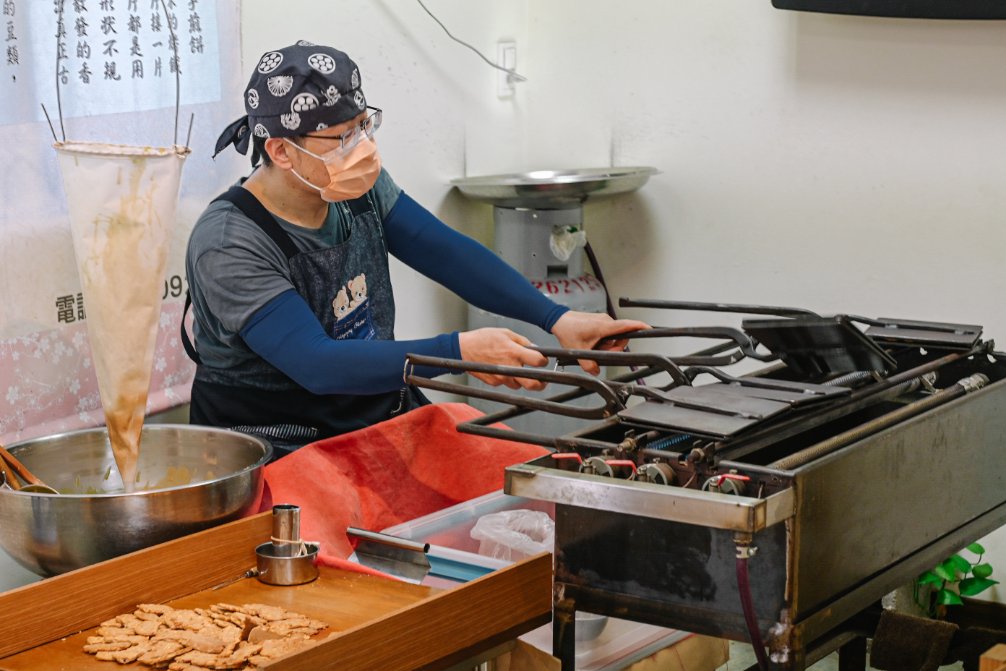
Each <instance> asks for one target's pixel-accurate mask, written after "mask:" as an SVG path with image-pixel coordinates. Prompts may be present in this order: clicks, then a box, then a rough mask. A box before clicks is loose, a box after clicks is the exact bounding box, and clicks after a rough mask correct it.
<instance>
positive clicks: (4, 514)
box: [0, 424, 272, 576]
mask: <svg viewBox="0 0 1006 671" xmlns="http://www.w3.org/2000/svg"><path fill="white" fill-rule="evenodd" d="M7 449H8V450H9V451H10V452H11V454H13V455H14V456H16V457H17V458H18V459H19V460H21V461H22V462H23V463H24V465H25V466H26V467H27V468H28V469H29V470H30V471H32V472H33V473H34V474H35V475H37V476H38V477H39V478H41V479H42V481H43V482H45V483H46V484H49V485H51V486H52V487H55V488H56V490H57V491H59V492H60V493H59V494H39V493H25V492H18V491H12V490H9V489H0V547H3V549H4V550H6V551H7V553H8V554H10V555H11V556H12V557H13V558H14V559H15V560H16V561H17V562H18V563H19V564H21V565H22V566H24V567H25V568H27V569H28V570H29V571H32V572H34V573H37V574H39V575H42V576H48V575H56V574H59V573H64V572H66V571H71V570H73V569H76V568H80V567H82V566H87V565H89V564H94V563H96V562H99V561H103V560H105V559H110V558H112V557H117V556H119V555H122V554H125V553H127V552H132V551H134V550H139V549H141V548H144V547H148V546H150V545H155V544H157V543H162V542H164V541H167V540H171V539H173V538H177V537H179V536H184V535H186V534H190V533H193V532H195V531H200V530H202V529H206V528H208V527H211V526H214V525H217V524H221V523H223V522H227V521H230V520H233V519H236V518H238V517H240V516H242V515H243V514H246V513H247V512H249V511H250V507H251V506H252V505H253V504H254V502H255V500H256V499H257V498H258V496H259V494H260V493H261V491H262V486H263V480H262V467H263V466H264V465H265V464H266V463H267V462H268V461H269V457H270V455H271V454H272V448H271V447H270V446H269V445H268V444H267V443H265V442H264V441H262V440H259V439H257V438H254V437H252V436H248V435H246V434H243V433H237V432H235V431H228V430H225V429H215V428H209V427H201V426H188V425H172V424H152V425H149V426H145V427H144V428H143V436H142V440H141V448H140V460H139V465H138V475H137V483H136V487H135V490H134V491H133V492H131V493H128V494H127V493H125V490H124V488H123V486H122V480H121V479H120V477H119V472H118V470H117V469H116V467H115V459H114V458H113V456H112V448H111V445H110V443H109V441H108V432H107V431H106V430H105V429H104V428H100V429H88V430H85V431H74V432H72V433H63V434H59V435H55V436H48V437H45V438H37V439H34V440H28V441H24V442H21V443H16V444H14V445H9V446H8V447H7Z"/></svg>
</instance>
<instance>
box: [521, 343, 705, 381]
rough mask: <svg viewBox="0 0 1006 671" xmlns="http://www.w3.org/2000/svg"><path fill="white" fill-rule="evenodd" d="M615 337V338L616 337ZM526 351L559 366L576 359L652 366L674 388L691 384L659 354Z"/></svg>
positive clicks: (586, 350) (541, 349)
mask: <svg viewBox="0 0 1006 671" xmlns="http://www.w3.org/2000/svg"><path fill="white" fill-rule="evenodd" d="M615 337H616V338H617V336H615ZM528 349H533V350H534V351H535V352H538V353H540V354H544V355H545V356H547V357H549V358H552V359H555V360H556V362H557V363H558V364H559V365H560V366H568V365H574V364H576V361H577V359H589V360H591V361H596V362H597V363H598V364H602V365H612V366H652V367H653V368H656V369H659V370H662V371H663V372H665V373H667V374H668V375H670V376H671V379H672V380H674V384H675V386H677V385H685V386H687V385H690V384H691V381H689V379H688V376H687V375H685V373H684V371H683V370H681V368H680V367H679V366H678V365H677V364H676V363H675V362H674V361H673V359H670V358H668V357H666V356H661V355H659V354H647V353H637V352H609V351H606V350H597V349H562V348H559V347H537V346H532V347H529V348H528Z"/></svg>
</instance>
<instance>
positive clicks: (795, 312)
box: [618, 298, 821, 317]
mask: <svg viewBox="0 0 1006 671" xmlns="http://www.w3.org/2000/svg"><path fill="white" fill-rule="evenodd" d="M618 305H619V306H620V307H623V308H657V309H659V310H696V311H700V312H732V313H736V314H748V315H770V316H773V317H820V316H821V315H819V314H817V313H816V312H811V311H810V310H805V309H803V308H788V307H779V306H773V305H742V304H738V303H702V302H696V301H664V300H653V299H635V298H619V299H618Z"/></svg>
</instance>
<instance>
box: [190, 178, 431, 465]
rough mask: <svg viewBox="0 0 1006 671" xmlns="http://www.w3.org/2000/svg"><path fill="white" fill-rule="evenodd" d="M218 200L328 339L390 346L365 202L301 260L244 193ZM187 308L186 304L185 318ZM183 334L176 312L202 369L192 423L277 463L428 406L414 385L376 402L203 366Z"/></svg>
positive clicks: (355, 204)
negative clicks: (276, 251)
mask: <svg viewBox="0 0 1006 671" xmlns="http://www.w3.org/2000/svg"><path fill="white" fill-rule="evenodd" d="M217 200H226V201H229V202H231V203H233V204H234V205H235V206H236V207H237V208H238V209H240V210H241V211H242V212H244V214H245V215H246V216H247V217H248V218H249V219H251V220H252V221H254V222H255V223H256V224H257V225H258V226H259V227H260V228H261V229H262V231H263V232H265V233H266V235H268V236H269V237H270V238H271V239H272V240H273V242H275V243H276V245H277V246H278V247H279V248H280V249H281V250H282V251H283V253H284V254H285V255H286V257H287V260H288V262H289V264H290V273H291V276H292V279H293V285H294V288H295V289H296V290H297V293H299V294H300V295H301V296H302V297H303V298H304V300H305V301H307V304H308V305H309V306H310V307H311V311H312V312H314V314H315V316H316V317H318V320H319V321H320V322H321V324H322V326H323V327H324V328H325V331H326V333H328V334H329V335H330V336H331V337H332V338H335V339H338V340H341V339H346V338H353V339H359V340H374V339H380V340H391V339H393V338H394V323H395V304H394V297H393V295H392V292H391V278H390V275H389V272H388V253H387V246H386V244H385V241H384V234H383V228H382V226H381V221H380V219H379V218H378V216H377V213H376V211H375V209H374V206H373V203H372V202H371V200H370V198H369V197H368V196H366V195H364V196H363V197H361V198H357V199H356V200H352V201H348V202H347V203H338V204H336V207H343V208H346V207H348V210H349V212H348V214H350V215H351V216H352V219H351V221H352V223H351V226H350V235H349V239H347V240H345V241H344V242H342V243H341V244H339V245H336V246H335V247H330V248H326V249H319V250H315V251H310V252H300V251H298V250H297V248H296V246H295V245H294V243H293V241H292V240H291V239H290V236H289V235H287V233H286V231H284V230H283V228H282V227H281V226H280V225H279V223H278V222H277V221H276V219H275V218H274V217H273V216H272V215H271V214H270V213H269V211H268V210H266V209H265V207H264V206H263V205H262V204H261V203H260V202H259V201H258V199H256V198H255V196H254V195H252V193H251V192H249V191H247V190H246V189H243V188H241V187H239V186H235V187H231V189H230V190H228V191H227V192H226V193H224V194H223V195H221V196H220V197H218V198H217ZM344 214H345V213H344ZM188 305H189V301H188V298H186V309H187V308H188ZM184 324H185V314H184V312H183V314H182V343H183V345H185V350H186V352H187V353H188V354H189V357H190V358H192V360H193V361H195V362H196V363H197V364H200V365H198V366H197V368H196V377H195V380H194V382H193V383H192V405H191V410H190V413H189V420H190V421H191V422H192V423H193V424H201V425H208V426H222V427H227V428H231V429H235V430H237V431H242V432H244V433H251V434H255V435H257V436H260V437H263V438H265V439H266V440H269V441H270V442H271V443H272V444H273V446H274V447H275V448H276V449H277V451H279V452H281V453H282V452H285V451H289V450H292V449H296V448H297V447H301V446H302V445H305V444H307V443H310V442H313V441H315V440H319V439H321V438H328V437H330V436H335V435H339V434H341V433H346V432H349V431H354V430H356V429H361V428H363V427H366V426H370V425H371V424H376V423H378V422H381V421H384V420H386V419H390V418H391V417H395V416H397V415H400V414H402V413H405V412H408V411H409V410H412V409H413V408H416V407H419V406H420V405H426V404H428V403H429V400H428V399H427V398H426V397H425V396H423V394H422V393H421V392H420V391H419V390H418V389H417V388H415V387H413V386H411V385H408V386H403V387H402V388H401V389H400V390H398V391H393V392H387V393H383V394H374V395H362V396H359V395H343V394H323V395H319V394H312V393H311V392H309V391H308V390H306V389H304V388H303V387H301V386H300V385H298V384H297V383H296V382H294V381H293V380H291V379H290V378H289V377H287V376H286V375H285V374H283V373H282V372H281V371H279V370H278V369H276V368H275V367H274V366H272V365H271V364H269V363H268V362H266V361H264V360H261V359H258V360H256V361H253V362H251V363H250V364H247V365H244V366H242V367H241V368H240V369H239V370H224V369H218V368H210V367H208V366H203V365H201V363H202V362H201V361H200V360H199V355H198V354H197V353H196V351H195V348H194V347H193V346H192V344H191V342H190V341H189V337H188V334H187V333H186V332H185V326H184ZM336 374H337V372H336ZM264 420H266V421H264Z"/></svg>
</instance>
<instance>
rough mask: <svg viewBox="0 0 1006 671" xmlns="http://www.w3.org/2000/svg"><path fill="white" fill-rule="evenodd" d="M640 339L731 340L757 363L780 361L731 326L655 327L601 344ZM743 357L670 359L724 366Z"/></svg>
mask: <svg viewBox="0 0 1006 671" xmlns="http://www.w3.org/2000/svg"><path fill="white" fill-rule="evenodd" d="M640 338H715V339H718V340H729V341H731V342H733V344H734V345H736V346H737V349H739V350H740V351H741V353H742V354H743V355H744V356H746V357H750V358H752V359H756V360H757V361H775V360H776V359H778V358H779V357H778V355H776V354H771V353H769V354H762V353H760V352H758V351H757V350H756V349H755V348H756V347H757V345H756V343H755V341H754V340H752V339H751V337H750V336H748V335H747V334H746V333H744V332H743V331H741V330H740V329H735V328H730V327H729V326H678V327H670V326H654V327H653V328H649V329H642V330H640V331H631V332H629V333H619V334H617V335H613V336H608V337H606V338H602V339H601V340H600V341H599V342H600V343H604V342H614V341H616V340H626V339H628V340H636V339H640ZM724 358H730V359H731V360H728V361H722V360H721V359H724ZM742 358H743V357H740V356H734V357H718V358H716V359H712V358H709V357H701V356H699V355H689V356H682V357H670V360H671V361H673V362H674V363H676V364H682V365H692V364H695V365H700V364H705V365H717V366H722V365H725V364H730V363H736V362H737V361H740V360H741V359H742Z"/></svg>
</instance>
